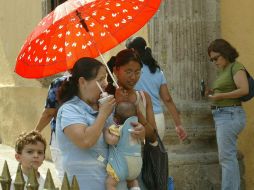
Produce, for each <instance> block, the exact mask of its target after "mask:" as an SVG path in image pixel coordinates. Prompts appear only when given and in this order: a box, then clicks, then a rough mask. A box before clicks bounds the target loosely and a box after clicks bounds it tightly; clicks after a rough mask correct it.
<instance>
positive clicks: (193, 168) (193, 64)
mask: <svg viewBox="0 0 254 190" xmlns="http://www.w3.org/2000/svg"><path fill="white" fill-rule="evenodd" d="M218 14H219V9H218V2H217V1H209V0H165V1H163V2H162V5H161V7H160V10H159V12H158V13H157V15H156V16H155V17H154V19H153V20H152V21H151V22H150V24H149V27H148V28H149V42H150V46H151V48H152V50H153V53H154V55H155V57H156V59H157V60H158V62H159V64H160V65H161V67H162V69H163V71H164V73H165V75H166V78H167V82H168V85H169V89H170V93H171V95H172V97H173V99H174V102H175V104H176V106H177V108H178V110H179V112H180V114H181V118H182V122H183V126H184V127H185V129H186V130H187V132H188V135H189V139H190V142H191V143H190V144H181V143H179V140H178V138H177V136H176V132H175V129H174V124H173V122H172V119H171V118H170V115H169V114H166V123H167V124H166V125H167V134H166V136H165V138H164V142H165V144H166V146H167V148H168V155H169V174H170V175H171V176H173V177H174V181H175V187H176V189H177V190H204V189H207V190H208V189H218V190H219V189H220V166H219V164H218V155H217V146H216V141H215V131H214V127H213V125H214V124H213V120H212V116H211V111H210V109H209V103H208V101H207V100H206V99H204V98H202V97H201V94H200V82H201V80H202V79H203V80H204V81H205V82H206V83H208V84H210V80H211V79H212V78H213V77H214V73H213V71H214V70H213V69H211V68H210V66H209V62H208V56H207V46H208V44H209V42H210V41H212V40H214V39H215V38H217V37H218V36H219V33H218V31H219V15H218Z"/></svg>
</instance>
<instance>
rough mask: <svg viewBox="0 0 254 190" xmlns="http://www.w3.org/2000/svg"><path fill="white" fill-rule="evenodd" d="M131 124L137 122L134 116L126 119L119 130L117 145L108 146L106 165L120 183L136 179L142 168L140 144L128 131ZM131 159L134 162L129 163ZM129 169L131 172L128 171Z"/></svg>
mask: <svg viewBox="0 0 254 190" xmlns="http://www.w3.org/2000/svg"><path fill="white" fill-rule="evenodd" d="M132 122H135V123H136V122H138V118H137V117H136V116H133V117H130V118H128V119H127V120H126V121H125V122H124V124H123V126H122V128H121V130H120V139H119V142H118V143H117V145H116V146H109V158H108V163H109V164H110V165H111V167H112V168H113V169H114V171H115V173H116V174H117V176H118V178H119V179H120V180H121V181H122V180H126V179H129V180H132V179H136V178H137V177H138V175H139V174H140V171H141V167H142V158H141V143H140V142H138V140H137V139H134V138H133V137H132V136H131V132H130V131H129V129H133V127H132V125H131V123H132ZM133 158H134V160H135V161H134V162H131V161H130V160H132V159H133ZM129 168H130V169H131V170H133V171H129Z"/></svg>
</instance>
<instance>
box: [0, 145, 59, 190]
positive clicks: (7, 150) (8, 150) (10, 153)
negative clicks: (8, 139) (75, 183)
mask: <svg viewBox="0 0 254 190" xmlns="http://www.w3.org/2000/svg"><path fill="white" fill-rule="evenodd" d="M5 160H6V161H7V163H8V166H9V170H10V174H11V175H13V174H15V172H16V170H17V166H18V162H17V161H16V159H15V151H14V149H13V148H12V147H10V146H6V145H3V144H0V175H2V169H3V165H4V161H5ZM48 168H49V169H50V171H51V174H52V177H53V179H54V182H55V185H56V186H57V187H59V186H60V181H59V180H58V178H57V176H56V170H55V166H54V164H53V163H52V162H50V161H44V162H43V164H42V166H41V167H40V168H39V171H40V173H41V174H43V175H44V176H46V173H47V170H48ZM0 189H1V186H0Z"/></svg>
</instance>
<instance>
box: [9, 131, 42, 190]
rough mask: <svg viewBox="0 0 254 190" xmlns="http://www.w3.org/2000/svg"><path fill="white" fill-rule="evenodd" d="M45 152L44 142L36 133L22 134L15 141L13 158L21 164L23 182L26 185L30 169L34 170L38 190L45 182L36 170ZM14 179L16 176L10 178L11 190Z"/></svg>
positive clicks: (40, 189)
mask: <svg viewBox="0 0 254 190" xmlns="http://www.w3.org/2000/svg"><path fill="white" fill-rule="evenodd" d="M45 150H46V140H45V139H44V137H43V136H42V135H41V134H40V133H39V132H37V131H31V132H28V133H22V134H21V135H19V137H18V138H17V139H16V144H15V151H16V154H15V158H16V160H17V161H18V162H19V163H20V164H21V169H22V172H23V177H24V180H25V181H26V183H27V180H28V174H29V171H30V170H31V168H34V169H35V171H36V177H37V180H38V183H39V190H42V189H43V186H44V181H45V179H44V177H42V176H41V175H40V173H39V171H38V168H39V167H40V166H41V165H42V163H43V161H44V159H45ZM15 177H16V174H15V175H13V176H12V186H11V190H13V189H14V184H13V183H14V180H15ZM25 189H26V188H25Z"/></svg>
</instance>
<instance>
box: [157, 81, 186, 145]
mask: <svg viewBox="0 0 254 190" xmlns="http://www.w3.org/2000/svg"><path fill="white" fill-rule="evenodd" d="M159 93H160V97H161V99H162V101H163V103H164V104H165V106H166V108H167V110H168V111H169V113H170V114H171V115H172V118H173V120H174V123H175V129H176V133H177V135H178V137H179V138H180V139H181V140H184V139H185V138H186V137H187V133H186V132H185V130H184V128H183V127H182V123H181V119H180V116H179V113H178V111H177V109H176V106H175V103H174V102H173V99H172V97H171V96H170V94H169V90H168V86H167V84H162V85H161V87H160V92H159Z"/></svg>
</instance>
